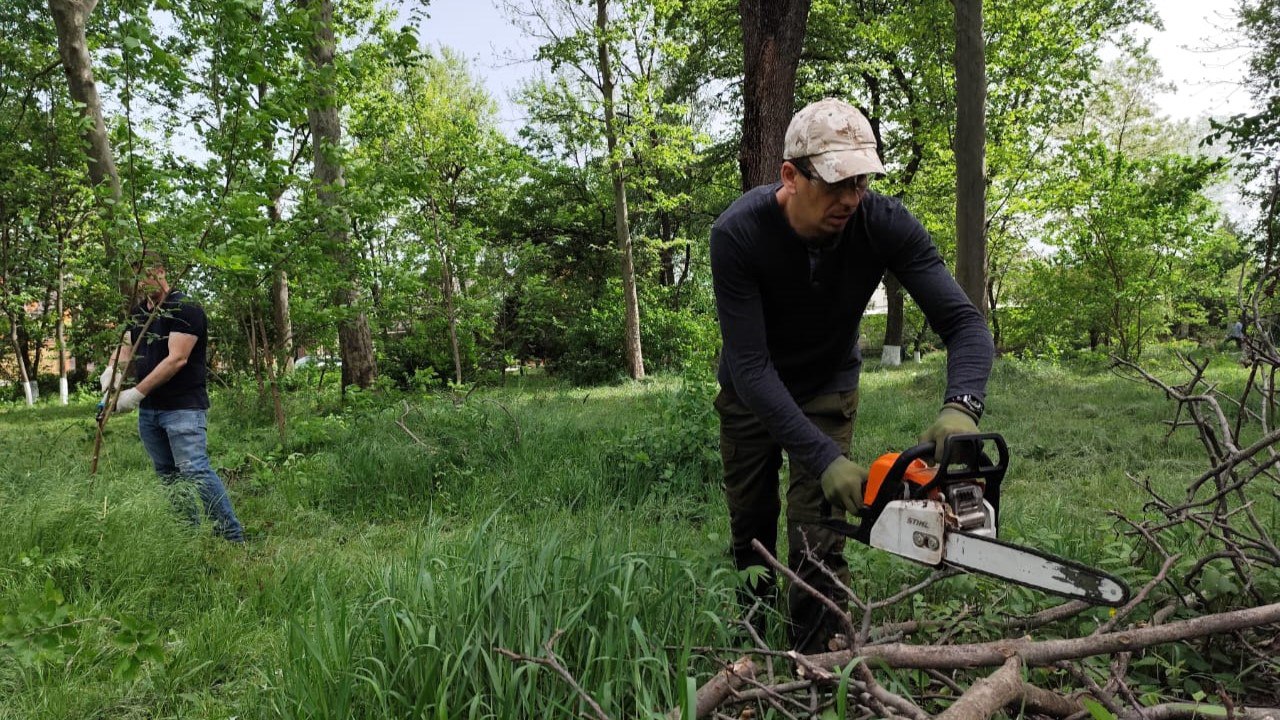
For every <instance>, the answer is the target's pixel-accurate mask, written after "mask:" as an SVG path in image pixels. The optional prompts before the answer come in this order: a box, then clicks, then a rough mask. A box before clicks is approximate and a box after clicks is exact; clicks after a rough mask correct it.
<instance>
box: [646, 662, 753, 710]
mask: <svg viewBox="0 0 1280 720" xmlns="http://www.w3.org/2000/svg"><path fill="white" fill-rule="evenodd" d="M755 675H756V664H755V662H754V661H753V660H752V659H751V658H749V657H746V656H743V657H740V658H738V659H737V660H736V661H735V662H734V663H733V665H730V666H729V667H727V668H725V669H724V670H721V671H720V672H718V673H716V674H715V676H714V677H712V678H711V679H710V680H708V681H707V682H706V683H704V684H703V686H702V687H700V688H698V692H697V696H696V697H697V699H696V700H695V701H694V708H693V713H694V717H706V716H708V715H710V714H711V711H712V710H715V709H716V708H717V707H720V703H722V702H724V701H725V700H728V699H729V696H730V695H732V694H734V691H735V690H737V689H738V688H739V687H742V684H743V683H744V682H746V679H747V678H753V677H755ZM681 715H682V711H681V708H676V709H674V710H672V711H671V712H669V713H667V717H668V718H669V719H670V720H679V719H680V717H681Z"/></svg>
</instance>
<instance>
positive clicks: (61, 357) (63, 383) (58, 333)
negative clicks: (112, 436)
mask: <svg viewBox="0 0 1280 720" xmlns="http://www.w3.org/2000/svg"><path fill="white" fill-rule="evenodd" d="M65 287H66V281H65V276H64V273H63V268H62V261H61V252H60V253H59V261H58V304H57V307H56V308H55V311H56V312H57V313H58V315H57V317H56V318H55V319H54V322H55V323H56V324H55V325H54V339H55V340H56V341H57V344H58V401H59V402H61V403H62V404H63V405H66V404H67V402H68V397H67V395H68V388H67V334H66V329H65V328H64V327H63V322H62V313H63V310H62V294H63V291H64V289H65Z"/></svg>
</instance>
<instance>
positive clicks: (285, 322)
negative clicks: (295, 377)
mask: <svg viewBox="0 0 1280 720" xmlns="http://www.w3.org/2000/svg"><path fill="white" fill-rule="evenodd" d="M271 324H272V325H273V326H275V331H276V335H275V347H274V348H273V350H274V354H275V356H276V360H277V362H278V363H279V365H280V369H281V370H282V371H284V372H288V371H289V370H292V369H293V322H292V320H291V319H290V316H289V273H287V272H285V270H284V268H277V269H276V270H275V272H274V275H273V277H272V278H271Z"/></svg>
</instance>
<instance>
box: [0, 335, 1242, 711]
mask: <svg viewBox="0 0 1280 720" xmlns="http://www.w3.org/2000/svg"><path fill="white" fill-rule="evenodd" d="M1214 372H1216V373H1218V375H1219V376H1220V377H1221V378H1222V379H1223V381H1224V382H1226V383H1237V384H1238V383H1240V382H1242V378H1241V377H1240V373H1239V371H1238V369H1237V368H1235V367H1234V366H1233V365H1232V364H1231V363H1230V361H1229V359H1228V358H1222V359H1220V360H1219V361H1217V362H1216V363H1215V365H1214ZM942 373H943V365H942V358H941V357H930V358H926V361H925V362H924V363H922V364H912V363H908V364H907V365H906V366H903V367H901V368H895V369H879V368H876V367H874V366H872V367H869V368H868V370H867V372H866V374H865V375H864V381H863V393H862V405H861V409H860V415H859V418H858V426H857V432H856V439H855V443H854V454H855V456H856V457H857V458H859V459H862V460H864V461H866V462H869V461H870V460H871V459H873V458H874V457H875V456H876V455H878V454H879V453H881V452H884V451H888V450H893V449H901V448H903V447H905V446H909V445H911V444H912V443H913V440H914V438H915V436H916V435H917V434H918V433H919V432H920V430H921V429H922V428H923V426H924V425H925V424H927V422H928V421H930V420H931V419H932V417H933V413H934V412H935V411H936V406H937V401H938V398H939V397H940V395H941V384H942ZM712 392H713V389H712V388H711V387H709V386H708V385H705V384H698V383H684V382H682V381H681V380H680V379H678V378H657V379H654V380H650V381H646V382H644V383H639V384H628V385H623V386H617V387H606V388H592V389H576V388H565V387H560V386H557V385H555V384H554V383H551V382H548V381H546V380H545V379H544V378H524V379H520V378H512V379H511V380H510V382H509V384H508V385H507V386H506V387H503V388H490V389H480V390H478V391H476V392H474V393H473V394H471V395H470V396H468V397H466V398H465V399H463V398H451V397H449V396H444V395H439V396H404V397H395V398H391V397H386V396H374V395H357V396H356V397H355V398H354V399H353V400H352V401H351V402H349V403H348V404H347V406H346V407H345V409H343V410H341V411H339V409H338V408H339V405H338V403H337V401H336V399H335V397H334V395H333V392H332V391H331V390H328V389H326V390H325V391H323V392H317V391H316V390H315V389H314V388H311V387H303V388H298V389H297V390H296V391H295V392H293V393H292V394H290V396H289V399H288V403H289V415H290V418H291V420H290V429H289V436H288V442H287V444H286V445H283V446H282V445H281V444H280V441H279V438H278V436H277V434H276V431H275V428H274V426H273V425H272V423H271V420H270V416H269V415H266V414H264V413H262V412H261V411H259V410H258V409H257V404H256V400H255V399H254V398H252V397H251V396H249V395H246V394H243V393H241V392H238V391H235V390H224V391H221V392H219V393H218V394H217V395H216V396H215V398H214V408H213V410H212V412H211V414H210V422H211V426H210V438H209V439H210V450H211V454H212V457H213V461H214V464H215V466H218V467H219V468H221V472H222V473H223V476H224V478H225V479H227V480H228V481H229V485H230V488H231V493H232V496H233V500H234V502H235V504H236V508H237V511H238V513H239V515H240V517H241V519H242V520H243V521H244V522H245V525H246V528H247V530H248V531H249V532H250V533H251V534H252V535H253V536H254V537H255V539H254V540H253V541H252V542H251V543H250V544H249V546H248V547H247V548H236V547H231V546H229V545H227V544H225V543H223V542H221V541H218V540H215V539H213V538H210V537H208V536H207V534H206V533H205V532H204V531H201V530H192V529H189V528H186V527H184V526H182V525H181V524H180V523H179V522H177V521H176V520H175V517H174V514H173V513H172V512H171V510H170V502H171V498H169V497H167V496H166V495H165V494H164V492H163V491H162V489H161V487H160V486H159V483H158V482H157V481H156V480H155V479H154V477H153V476H152V474H151V470H150V468H149V465H148V463H147V461H146V459H145V454H144V452H143V450H142V448H141V446H140V444H139V443H138V441H137V438H136V431H135V430H134V429H133V425H132V423H133V419H132V418H129V417H125V418H117V419H115V420H113V421H112V423H111V424H110V426H109V429H108V438H107V442H106V455H105V458H104V460H103V463H102V468H101V470H100V472H99V474H98V475H97V476H96V477H92V478H91V477H89V475H88V473H87V468H88V458H89V455H90V451H91V447H92V440H93V419H92V418H93V413H94V411H93V407H92V402H91V401H87V400H86V401H83V402H80V403H78V404H74V405H72V406H70V407H66V408H63V407H56V406H51V405H42V406H39V407H37V408H35V409H27V408H23V407H15V406H9V407H7V408H4V409H0V614H3V616H4V617H3V618H0V623H2V624H0V640H3V641H4V642H5V643H6V645H5V646H4V647H0V718H4V719H8V718H59V719H61V718H170V717H172V718H197V717H199V718H205V717H207V718H232V717H237V718H258V717H286V718H295V717H296V718H347V717H362V718H364V717H367V718H382V717H410V716H412V717H535V716H571V715H573V714H575V713H576V712H577V708H578V705H577V701H576V700H575V698H574V697H573V694H572V692H571V691H570V690H568V689H567V688H566V687H565V686H564V685H563V683H561V682H560V681H559V680H558V679H556V678H555V677H554V676H553V674H552V673H550V672H548V671H546V670H542V669H538V668H533V667H531V666H527V665H517V664H513V663H511V662H510V661H508V660H506V659H504V658H502V657H499V656H498V655H497V654H496V653H495V652H493V648H494V647H506V648H510V649H511V650H514V651H517V652H521V653H524V654H527V655H539V654H541V652H542V644H543V643H544V642H545V641H546V640H547V639H548V638H549V637H551V635H552V634H553V633H554V632H555V631H556V630H557V629H563V630H564V631H565V632H564V634H563V636H561V637H560V638H559V640H558V641H557V644H556V646H555V649H556V652H557V653H558V654H560V655H561V656H562V657H563V658H564V660H565V662H566V664H567V665H569V667H570V668H571V669H572V670H573V672H574V674H575V675H576V676H577V677H578V678H579V679H580V680H581V681H582V682H583V684H584V685H585V686H587V687H589V688H591V689H592V692H593V694H595V696H596V697H597V699H599V700H600V701H601V703H602V704H603V705H604V706H605V707H606V709H608V710H609V711H610V712H611V714H613V715H614V716H618V717H624V716H625V717H643V716H645V715H646V714H648V713H650V712H653V711H657V710H661V709H663V708H665V707H669V706H672V705H675V704H678V703H679V702H680V700H681V697H682V694H683V693H684V688H685V686H686V681H685V678H686V677H687V676H691V675H692V676H696V677H698V678H699V679H701V678H704V677H705V675H706V673H708V672H709V671H711V669H712V668H713V664H712V662H711V661H710V660H707V659H701V658H698V657H696V656H691V654H690V652H689V648H690V647H694V646H707V645H726V644H730V643H732V642H734V640H733V638H732V636H731V634H730V633H729V632H728V631H727V630H726V629H725V626H724V622H723V618H726V617H731V616H732V614H733V606H732V602H731V600H732V596H733V587H734V584H735V582H736V581H737V575H736V573H734V572H732V571H731V569H730V566H729V564H728V562H727V558H726V555H725V548H726V545H727V540H726V529H727V523H726V519H725V513H724V511H723V508H722V504H721V500H720V496H719V491H718V488H717V487H716V482H715V462H716V460H715V454H714V452H715V418H714V414H713V413H711V412H710V409H709V405H710V398H711V393H712ZM988 408H989V409H988V415H987V419H986V420H985V421H984V424H983V425H984V428H985V429H991V430H995V431H999V432H1002V433H1003V434H1004V435H1005V437H1006V439H1007V440H1008V442H1009V445H1010V447H1011V449H1012V451H1013V458H1014V459H1013V463H1012V468H1011V471H1010V474H1009V478H1008V480H1007V482H1006V494H1005V499H1004V506H1003V507H1004V512H1003V523H1004V524H1003V528H1002V534H1004V535H1005V536H1006V537H1009V538H1013V539H1021V540H1024V541H1026V542H1028V543H1030V544H1035V545H1036V546H1038V547H1042V548H1045V549H1047V550H1052V551H1055V552H1059V553H1061V554H1064V555H1069V556H1071V557H1076V558H1079V559H1082V560H1085V561H1088V562H1094V563H1097V564H1100V565H1104V566H1106V567H1109V568H1111V569H1112V570H1114V571H1117V572H1121V573H1122V574H1126V575H1128V576H1130V577H1131V578H1132V579H1133V580H1134V581H1140V580H1141V578H1142V577H1143V576H1144V573H1149V571H1148V570H1147V569H1145V568H1140V567H1134V566H1133V565H1132V563H1131V562H1130V560H1129V556H1128V553H1127V546H1126V545H1125V544H1124V543H1122V542H1119V541H1118V540H1117V535H1116V533H1115V532H1114V530H1113V524H1112V521H1111V520H1110V519H1109V518H1108V517H1107V515H1106V513H1107V511H1109V510H1121V511H1126V512H1133V513H1136V512H1139V511H1140V509H1141V503H1142V498H1141V497H1140V496H1139V495H1138V494H1137V493H1136V492H1135V491H1134V489H1133V487H1132V484H1131V482H1130V481H1129V480H1128V479H1127V477H1126V476H1127V475H1134V476H1137V477H1150V478H1152V479H1153V480H1154V481H1155V482H1156V483H1157V484H1159V485H1161V486H1164V487H1168V488H1176V487H1180V486H1181V485H1182V483H1184V482H1185V481H1186V479H1187V478H1189V477H1193V476H1194V475H1196V474H1198V473H1199V472H1200V471H1201V470H1202V469H1203V465H1204V463H1203V461H1202V460H1201V459H1200V452H1199V447H1198V443H1197V442H1196V440H1195V438H1194V437H1193V436H1191V435H1190V434H1189V433H1186V432H1183V433H1180V434H1177V435H1175V436H1174V437H1173V438H1172V439H1169V440H1166V439H1165V438H1164V435H1165V428H1164V427H1162V426H1161V425H1160V422H1161V420H1163V419H1167V418H1169V417H1171V414H1172V408H1171V405H1170V404H1169V403H1167V402H1166V401H1165V400H1164V399H1163V397H1162V396H1161V395H1160V394H1159V393H1157V392H1154V391H1152V390H1151V389H1149V388H1146V387H1144V386H1141V385H1138V384H1135V383H1132V382H1129V381H1126V380H1123V379H1120V378H1117V377H1115V376H1114V375H1112V374H1110V373H1108V372H1106V371H1104V370H1100V369H1097V368H1094V369H1089V368H1086V367H1077V368H1074V369H1072V368H1066V367H1059V366H1055V365H1050V364H1043V363H1033V362H1021V361H1006V360H1002V361H1000V362H999V363H998V365H997V367H996V370H995V373H994V375H993V377H992V382H991V388H990V395H989V398H988ZM401 425H403V426H404V427H401ZM405 428H407V429H408V432H407V431H406V429H405ZM409 432H412V433H413V436H416V437H411V436H410V434H409ZM849 553H850V556H851V561H852V564H853V567H854V571H855V573H856V579H855V585H856V586H857V587H856V589H858V590H859V591H861V592H864V593H867V594H872V595H875V594H884V593H885V592H886V591H888V590H892V589H896V587H897V585H898V584H900V583H902V582H907V581H908V580H910V579H912V578H916V577H919V576H920V573H921V570H920V569H918V568H915V567H913V566H910V565H908V564H906V563H903V562H899V561H897V560H894V559H892V558H890V557H888V556H885V555H883V554H881V553H876V552H873V551H870V550H867V549H865V548H860V547H855V548H850V550H849ZM966 602H967V603H969V604H970V605H985V606H988V607H998V608H1003V609H1007V610H1009V611H1012V612H1025V611H1030V610H1033V609H1035V608H1038V607H1043V606H1046V605H1048V604H1052V603H1053V602H1055V601H1053V600H1051V599H1047V598H1043V597H1041V596H1038V595H1035V594H1034V593H1031V592H1029V591H1023V590H1010V589H1008V588H1005V587H1001V586H999V585H997V584H994V583H990V582H987V581H985V580H977V579H971V578H957V579H953V580H950V581H948V582H947V583H946V584H945V585H944V586H942V587H940V588H938V589H936V590H931V591H930V593H929V594H927V595H926V596H923V597H921V598H920V599H919V601H918V603H917V606H919V605H922V604H930V605H932V606H933V607H934V610H931V611H930V612H934V613H942V612H950V611H953V610H955V609H956V608H957V607H958V606H959V605H960V604H961V603H966ZM911 611H912V609H911V608H910V607H906V608H902V609H900V610H899V611H898V612H899V613H910V612H911ZM50 628H53V629H50ZM774 632H775V639H776V640H778V641H779V643H780V640H781V630H780V628H776V627H775V628H774Z"/></svg>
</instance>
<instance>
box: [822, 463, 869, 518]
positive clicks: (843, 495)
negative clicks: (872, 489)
mask: <svg viewBox="0 0 1280 720" xmlns="http://www.w3.org/2000/svg"><path fill="white" fill-rule="evenodd" d="M866 484H867V470H866V468H864V467H862V466H861V465H859V464H857V463H855V462H853V461H852V460H850V459H849V458H847V457H844V456H843V455H841V456H840V457H838V458H836V459H835V461H834V462H832V463H831V464H830V465H828V466H827V469H826V470H823V471H822V494H823V495H825V496H827V502H829V503H831V504H832V505H835V506H836V507H840V508H844V509H845V510H846V511H848V512H851V513H856V512H858V511H859V510H861V509H862V508H863V507H865V505H864V503H863V501H862V493H863V492H864V490H863V488H864V486H865V485H866Z"/></svg>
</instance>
